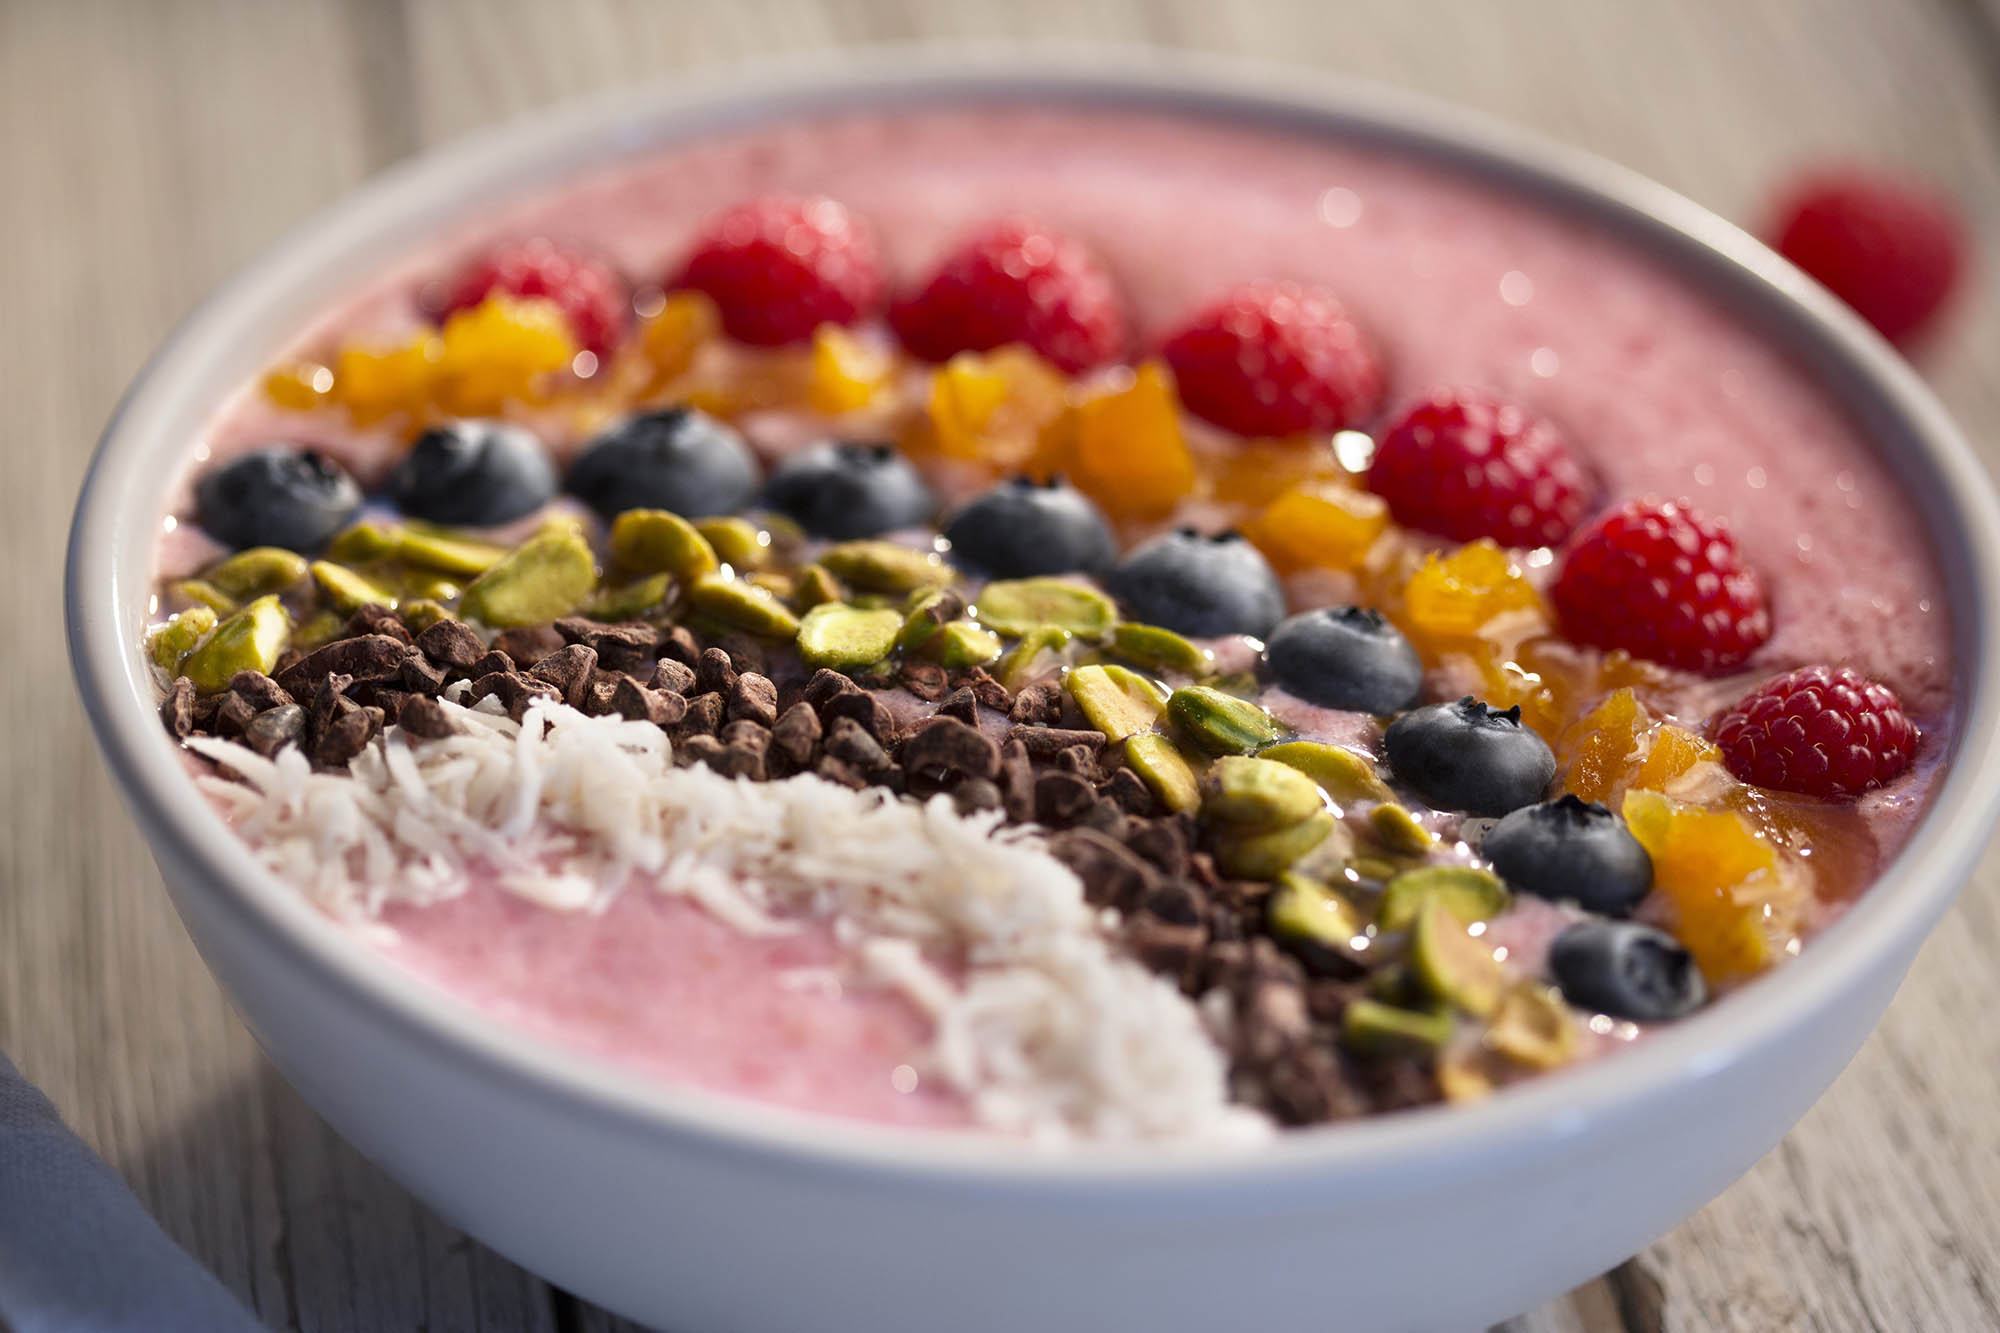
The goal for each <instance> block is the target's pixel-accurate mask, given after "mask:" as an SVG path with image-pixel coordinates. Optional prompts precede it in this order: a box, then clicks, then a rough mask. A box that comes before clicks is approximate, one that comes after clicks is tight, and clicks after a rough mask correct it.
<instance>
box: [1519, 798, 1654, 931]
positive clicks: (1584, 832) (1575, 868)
mask: <svg viewBox="0 0 2000 1333" xmlns="http://www.w3.org/2000/svg"><path fill="white" fill-rule="evenodd" d="M1482 850H1483V851H1484V853H1485V855H1486V859H1487V860H1489V861H1491V862H1492V863H1493V868H1494V869H1495V870H1496V871H1498V872H1499V874H1500V878H1502V879H1504V880H1506V881H1507V883H1508V884H1509V885H1510V886H1511V887H1512V888H1513V889H1514V890H1515V891H1516V892H1517V893H1531V894H1533V895H1534V896H1535V897H1537V898H1547V899H1549V900H1550V901H1551V902H1573V903H1578V904H1581V905H1582V906H1583V907H1584V908H1586V909H1588V910H1589V911H1592V912H1596V913H1598V914H1600V915H1602V916H1624V915H1625V914H1626V913H1627V912H1630V911H1631V910H1632V909H1633V908H1634V907H1636V906H1638V903H1639V900H1640V899H1641V898H1643V897H1645V896H1646V891H1647V890H1648V889H1651V888H1652V887H1653V858H1652V857H1650V856H1648V855H1646V849H1645V848H1644V847H1641V846H1640V845H1639V840H1638V839H1637V838H1635V837H1633V836H1632V832H1631V830H1630V829H1628V828H1626V827H1625V821H1624V820H1622V819H1620V818H1619V817H1618V816H1617V815H1615V814H1613V813H1612V812H1611V811H1609V810H1607V809H1605V808H1604V807H1603V806H1601V805H1597V804H1595V803H1593V802H1589V801H1579V800H1578V799H1577V798H1576V797H1574V796H1564V797H1562V798H1561V799H1559V800H1555V801H1551V802H1549V803H1548V804H1547V805H1528V806H1523V807H1522V808H1520V809H1519V810H1516V811H1515V812H1514V813H1513V814H1511V815H1508V816H1507V817H1506V818H1505V819H1503V820H1501V821H1500V822H1499V823H1498V824H1495V825H1494V826H1493V831H1492V832H1490V833H1488V834H1487V835H1486V842H1485V845H1484V847H1483V848H1482Z"/></svg>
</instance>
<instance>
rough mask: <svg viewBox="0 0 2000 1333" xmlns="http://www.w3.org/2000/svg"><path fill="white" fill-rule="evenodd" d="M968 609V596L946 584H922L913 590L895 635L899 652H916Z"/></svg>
mask: <svg viewBox="0 0 2000 1333" xmlns="http://www.w3.org/2000/svg"><path fill="white" fill-rule="evenodd" d="M963 610H965V599H964V598H962V597H960V596H959V595H958V594H957V593H955V592H951V591H950V590H948V589H945V588H919V589H918V590H917V591H916V592H913V593H911V594H910V601H909V614H908V615H907V616H906V617H905V618H904V620H903V626H902V630H901V632H900V633H898V634H897V635H896V648H897V650H898V651H899V652H905V653H913V652H916V651H917V650H918V649H919V648H922V647H923V646H924V645H925V644H926V643H929V642H930V639H931V636H932V635H933V634H936V633H937V632H938V631H939V630H940V629H942V628H944V624H945V622H946V621H948V620H955V619H956V618H957V617H958V614H959V613H960V612H961V611H963Z"/></svg>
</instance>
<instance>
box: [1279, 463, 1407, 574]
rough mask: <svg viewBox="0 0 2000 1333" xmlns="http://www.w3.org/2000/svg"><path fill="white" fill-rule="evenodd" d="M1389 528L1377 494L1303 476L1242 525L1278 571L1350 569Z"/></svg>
mask: <svg viewBox="0 0 2000 1333" xmlns="http://www.w3.org/2000/svg"><path fill="white" fill-rule="evenodd" d="M1388 527H1389V506H1388V505H1387V504H1385V503H1383V501H1382V498H1381V497H1380V496H1377V495H1374V494H1372V493H1371V492H1368V491H1358V490H1355V489H1354V488H1352V487H1350V486H1343V485H1340V484H1338V483H1336V482H1331V481H1307V482H1303V483H1301V484H1299V485H1296V486H1293V487H1291V488H1290V489H1288V490H1286V491H1285V492H1284V493H1282V494H1281V495H1279V496H1278V497H1277V498H1276V499H1275V500H1273V501H1271V503H1270V504H1269V505H1267V506H1266V507H1265V509H1264V512H1263V513H1261V514H1259V515H1257V517H1256V518H1254V519H1252V520H1250V522H1248V523H1246V524H1245V525H1244V526H1243V535H1244V536H1246V537H1248V538H1249V539H1250V540H1251V542H1252V543H1253V544H1255V546H1256V547H1257V549H1258V550H1260V551H1262V552H1263V553H1264V558H1265V559H1267V560H1269V561H1270V562H1271V564H1272V566H1273V567H1274V568H1275V569H1277V571H1278V572H1279V573H1281V574H1293V573H1297V572H1298V571H1299V570H1302V569H1353V568H1355V567H1357V566H1358V565H1360V564H1361V562H1362V561H1363V560H1364V559H1366V558H1367V555H1368V548H1369V547H1371V546H1373V545H1374V544H1375V539H1376V538H1378V537H1380V536H1381V535H1382V534H1383V532H1385V531H1387V529H1388Z"/></svg>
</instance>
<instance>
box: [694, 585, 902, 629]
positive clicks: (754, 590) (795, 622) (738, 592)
mask: <svg viewBox="0 0 2000 1333" xmlns="http://www.w3.org/2000/svg"><path fill="white" fill-rule="evenodd" d="M688 600H689V601H690V602H691V603H693V605H694V609H695V610H697V611H700V612H702V613H703V614H705V615H708V616H711V617H713V618H714V619H716V620H719V621H721V622H722V623H723V624H725V625H727V626H729V627H730V628H731V629H740V630H743V631H745V632H746V633H750V634H762V635H766V636H768V637H770V638H773V639H789V638H792V637H794V636H795V635H797V634H798V632H799V618H798V617H797V616H795V615H793V614H792V609H791V608H790V607H788V606H786V605H785V604H784V603H783V602H781V601H779V600H778V599H777V598H776V597H773V596H772V595H771V594H770V593H769V592H766V591H765V590H764V589H762V588H760V587H758V586H757V585H756V584H754V583H748V582H745V581H744V580H742V579H732V578H727V577H725V576H723V575H721V574H703V575H702V576H701V577H700V578H698V579H696V580H695V581H694V586H693V587H691V588H689V589H688ZM888 615H889V619H890V620H892V621H894V622H895V623H894V625H892V626H891V627H890V630H889V637H890V639H891V640H892V641H893V640H894V638H895V635H896V630H895V626H898V625H901V624H902V623H903V618H902V617H901V616H899V615H897V614H896V613H895V612H893V611H891V612H889V613H888Z"/></svg>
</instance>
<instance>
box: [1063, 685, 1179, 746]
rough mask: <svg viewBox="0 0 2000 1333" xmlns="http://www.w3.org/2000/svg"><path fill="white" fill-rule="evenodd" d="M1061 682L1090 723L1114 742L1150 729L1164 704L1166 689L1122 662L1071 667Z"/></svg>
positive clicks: (1165, 702) (1163, 709)
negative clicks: (1126, 666)
mask: <svg viewBox="0 0 2000 1333" xmlns="http://www.w3.org/2000/svg"><path fill="white" fill-rule="evenodd" d="M1063 684H1064V685H1065V686H1067V687H1068V689H1069V697H1070V698H1072V699H1074V700H1076V706H1077V708H1079V709H1080V710H1082V712H1083V715H1084V716H1085V717H1087V718H1089V719H1090V725H1091V726H1093V727H1096V728H1097V729H1098V730H1099V731H1101V732H1103V733H1104V735H1105V738H1106V739H1108V740H1111V741H1113V742H1117V741H1122V740H1124V739H1125V738H1127V737H1128V736H1136V735H1138V734H1139V733H1140V732H1142V731H1151V730H1152V729H1153V725H1154V724H1155V723H1156V722H1158V721H1159V720H1160V714H1161V713H1163V712H1165V711H1166V707H1167V692H1166V691H1165V690H1163V689H1161V688H1160V687H1159V686H1158V685H1155V684H1154V683H1153V682H1152V681H1150V680H1147V679H1146V678H1145V677H1144V676H1142V675H1140V674H1139V673H1138V672H1136V671H1131V670H1128V669H1127V668H1125V667H1122V666H1080V667H1073V668H1071V670H1070V673H1069V676H1068V678H1067V679H1065V680H1064V682H1063Z"/></svg>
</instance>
